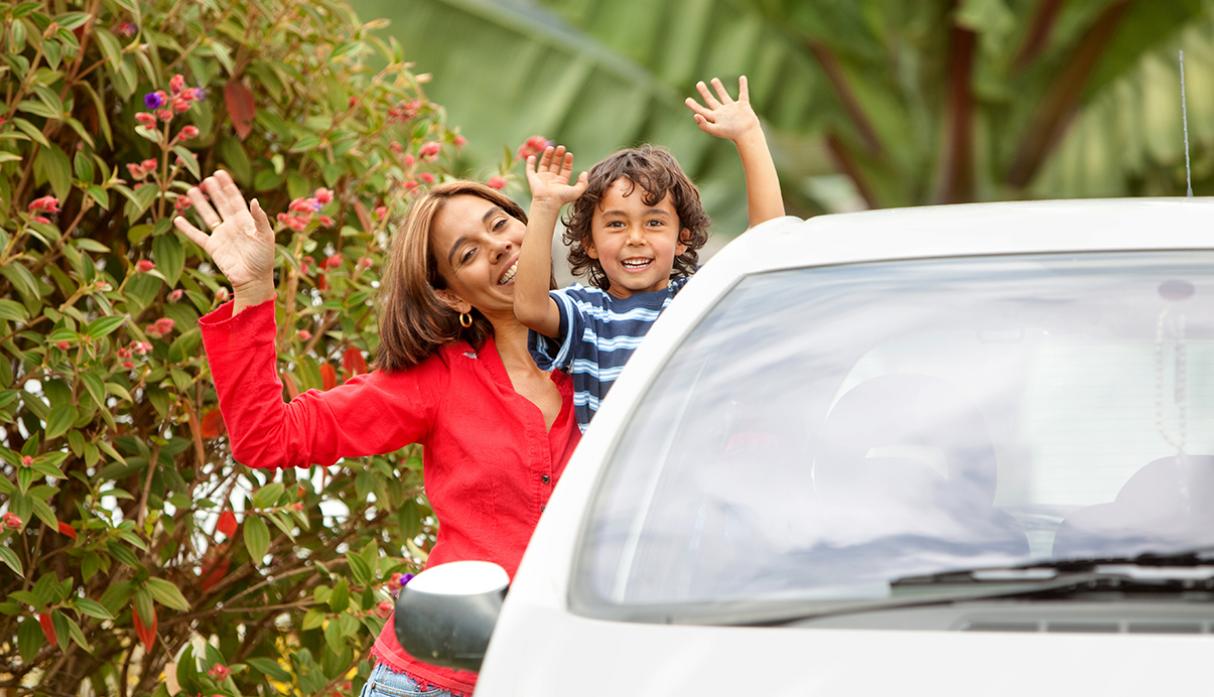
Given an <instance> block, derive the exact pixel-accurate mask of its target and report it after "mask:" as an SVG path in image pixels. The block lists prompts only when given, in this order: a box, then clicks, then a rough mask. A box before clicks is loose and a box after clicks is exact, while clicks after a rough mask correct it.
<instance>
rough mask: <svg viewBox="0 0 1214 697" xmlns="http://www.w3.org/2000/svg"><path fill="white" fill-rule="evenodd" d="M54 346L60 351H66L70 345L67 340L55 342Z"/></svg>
mask: <svg viewBox="0 0 1214 697" xmlns="http://www.w3.org/2000/svg"><path fill="white" fill-rule="evenodd" d="M55 346H56V347H58V349H59V350H60V351H66V350H68V349H70V348H71V347H72V345H71V343H69V342H67V341H60V342H59V343H57V344H55Z"/></svg>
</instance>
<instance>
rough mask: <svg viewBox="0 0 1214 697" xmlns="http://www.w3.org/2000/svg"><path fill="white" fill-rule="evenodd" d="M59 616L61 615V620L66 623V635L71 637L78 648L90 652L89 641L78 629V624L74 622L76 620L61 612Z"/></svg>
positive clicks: (91, 647)
mask: <svg viewBox="0 0 1214 697" xmlns="http://www.w3.org/2000/svg"><path fill="white" fill-rule="evenodd" d="M60 616H62V617H63V622H64V624H66V625H67V635H68V636H69V637H71V640H72V641H74V642H76V644H77V645H78V646H79V647H80V648H82V649H84V650H85V651H87V652H89V653H92V652H93V646H92V644H90V643H89V640H88V639H87V638H85V636H84V632H83V631H82V630H81V629H80V625H78V624H76V620H74V619H72V618H71V617H68V616H67V615H62V614H61V615H60Z"/></svg>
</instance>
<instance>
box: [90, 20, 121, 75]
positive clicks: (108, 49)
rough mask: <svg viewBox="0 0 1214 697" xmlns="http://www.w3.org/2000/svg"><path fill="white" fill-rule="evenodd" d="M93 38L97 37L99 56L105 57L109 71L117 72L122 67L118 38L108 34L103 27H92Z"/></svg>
mask: <svg viewBox="0 0 1214 697" xmlns="http://www.w3.org/2000/svg"><path fill="white" fill-rule="evenodd" d="M93 36H95V37H97V44H98V45H99V46H101V55H103V56H105V60H106V62H107V63H109V66H110V70H114V71H117V70H118V69H119V68H121V67H122V44H120V43H118V38H117V37H115V36H114V35H113V34H111V33H110V32H109V30H107V29H106V28H105V27H98V26H94V27H93Z"/></svg>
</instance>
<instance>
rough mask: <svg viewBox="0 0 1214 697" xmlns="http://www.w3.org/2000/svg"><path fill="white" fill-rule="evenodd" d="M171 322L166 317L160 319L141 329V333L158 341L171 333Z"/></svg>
mask: <svg viewBox="0 0 1214 697" xmlns="http://www.w3.org/2000/svg"><path fill="white" fill-rule="evenodd" d="M173 324H174V323H173V320H172V319H171V318H168V317H161V318H160V319H158V320H156V321H155V322H152V323H151V324H149V325H148V326H146V327H144V328H143V331H144V332H145V333H146V334H147V335H148V336H150V337H152V338H153V339H160V338H163V337H165V336H168V335H169V334H172V333H173Z"/></svg>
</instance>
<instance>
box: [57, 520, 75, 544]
mask: <svg viewBox="0 0 1214 697" xmlns="http://www.w3.org/2000/svg"><path fill="white" fill-rule="evenodd" d="M59 532H61V533H63V534H64V535H67V536H68V537H70V538H72V539H73V540H74V539H76V528H73V527H72V524H71V523H65V522H63V521H62V520H61V521H59Z"/></svg>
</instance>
